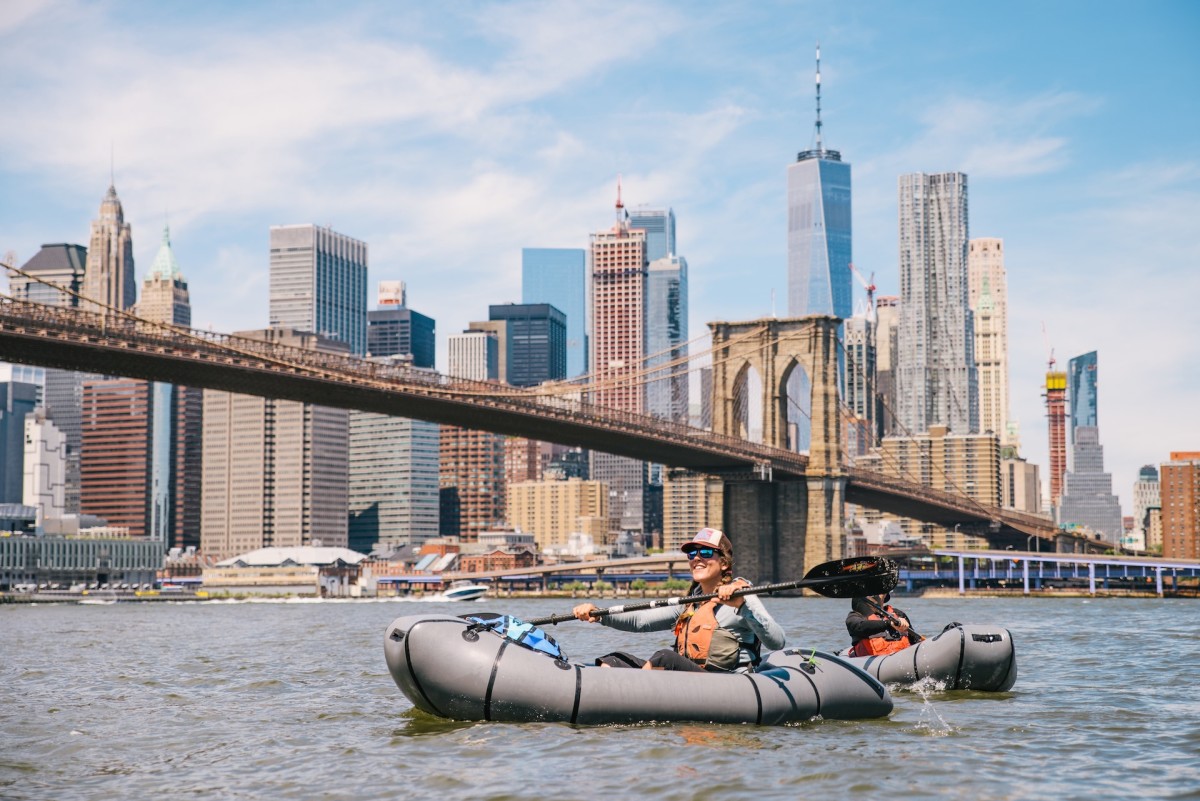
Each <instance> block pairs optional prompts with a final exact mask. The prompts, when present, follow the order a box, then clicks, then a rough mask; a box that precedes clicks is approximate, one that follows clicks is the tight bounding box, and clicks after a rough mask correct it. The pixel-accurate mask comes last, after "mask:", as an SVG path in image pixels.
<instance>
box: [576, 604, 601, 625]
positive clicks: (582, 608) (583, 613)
mask: <svg viewBox="0 0 1200 801" xmlns="http://www.w3.org/2000/svg"><path fill="white" fill-rule="evenodd" d="M595 611H596V605H595V604H580V605H579V606H577V607H575V608H574V609H572V610H571V614H572V615H574V616H575V618H576V619H577V620H582V621H583V622H584V623H599V622H600V616H599V615H593V614H592V613H593V612H595Z"/></svg>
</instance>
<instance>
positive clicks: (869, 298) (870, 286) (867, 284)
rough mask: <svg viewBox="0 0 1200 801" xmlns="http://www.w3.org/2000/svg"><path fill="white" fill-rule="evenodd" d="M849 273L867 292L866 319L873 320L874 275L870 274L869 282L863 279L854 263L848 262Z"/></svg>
mask: <svg viewBox="0 0 1200 801" xmlns="http://www.w3.org/2000/svg"><path fill="white" fill-rule="evenodd" d="M850 272H852V273H854V277H855V278H857V279H858V282H859V283H860V284H862V287H863V289H865V290H866V291H867V317H868V318H869V319H872V320H873V319H875V273H871V280H870V281H868V280H867V279H865V278H863V274H862V273H860V272H859V271H858V268H857V267H855V266H854V262H850Z"/></svg>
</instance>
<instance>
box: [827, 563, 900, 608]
mask: <svg viewBox="0 0 1200 801" xmlns="http://www.w3.org/2000/svg"><path fill="white" fill-rule="evenodd" d="M810 581H811V582H814V584H813V585H812V586H811V587H810V589H812V590H813V591H814V592H818V593H820V594H821V595H824V596H826V597H827V598H860V597H862V596H864V595H880V594H882V593H885V592H891V590H892V588H893V587H895V586H896V584H898V583H899V581H900V567H899V565H897V564H896V563H895V562H893V561H892V560H891V559H884V558H883V557H882V556H859V557H856V558H854V559H837V560H835V561H833V562H823V563H822V564H819V565H817V566H816V567H814V568H813V569H812V570H810V571H808V574H807V575H805V576H804V583H805V584H806V585H807V584H808V582H810ZM818 582H819V583H818Z"/></svg>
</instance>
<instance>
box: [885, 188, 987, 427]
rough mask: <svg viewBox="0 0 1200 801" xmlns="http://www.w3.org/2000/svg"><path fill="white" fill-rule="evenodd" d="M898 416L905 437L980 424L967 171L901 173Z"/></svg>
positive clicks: (897, 371) (897, 370)
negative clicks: (936, 427) (969, 268)
mask: <svg viewBox="0 0 1200 801" xmlns="http://www.w3.org/2000/svg"><path fill="white" fill-rule="evenodd" d="M899 198H900V328H899V335H898V345H899V353H898V354H897V357H898V358H897V360H896V361H897V367H896V403H897V407H898V408H897V422H898V424H899V425H900V427H901V433H902V434H903V435H905V436H916V435H919V434H921V433H922V432H925V431H928V430H929V427H930V426H933V425H939V424H940V425H945V426H947V427H948V428H949V430H950V433H952V434H970V433H974V432H976V431H978V430H979V383H978V379H977V373H976V368H975V325H974V321H973V315H972V313H971V309H970V307H969V305H968V303H967V297H968V295H967V240H968V231H967V176H966V175H965V174H963V173H961V172H944V173H937V174H933V175H927V174H925V173H911V174H909V175H902V176H900V181H899Z"/></svg>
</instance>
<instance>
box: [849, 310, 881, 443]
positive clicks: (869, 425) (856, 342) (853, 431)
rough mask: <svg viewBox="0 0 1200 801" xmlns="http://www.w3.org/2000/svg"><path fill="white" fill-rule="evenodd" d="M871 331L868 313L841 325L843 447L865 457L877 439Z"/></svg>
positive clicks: (874, 354) (873, 320)
mask: <svg viewBox="0 0 1200 801" xmlns="http://www.w3.org/2000/svg"><path fill="white" fill-rule="evenodd" d="M875 330H876V324H875V316H874V315H873V314H871V313H870V311H868V312H867V313H866V314H856V315H854V316H853V317H851V318H850V319H849V320H846V322H845V323H844V324H843V325H842V340H843V341H844V342H845V343H846V383H845V393H844V397H845V401H846V406H847V408H848V409H849V412H850V415H851V419H850V420H848V421H847V424H848V429H849V430H848V432H847V434H848V436H847V446H848V448H849V452H850V453H852V454H855V455H858V454H865V453H866V452H867V449H868V448H869V447H870V446H872V445H873V444H874V443H875V440H876V439H877V438H878V434H877V433H876V431H877V429H876V418H877V416H878V410H877V408H876V407H877V406H878V401H877V397H878V396H877V393H876V390H875V375H876V346H875Z"/></svg>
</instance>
